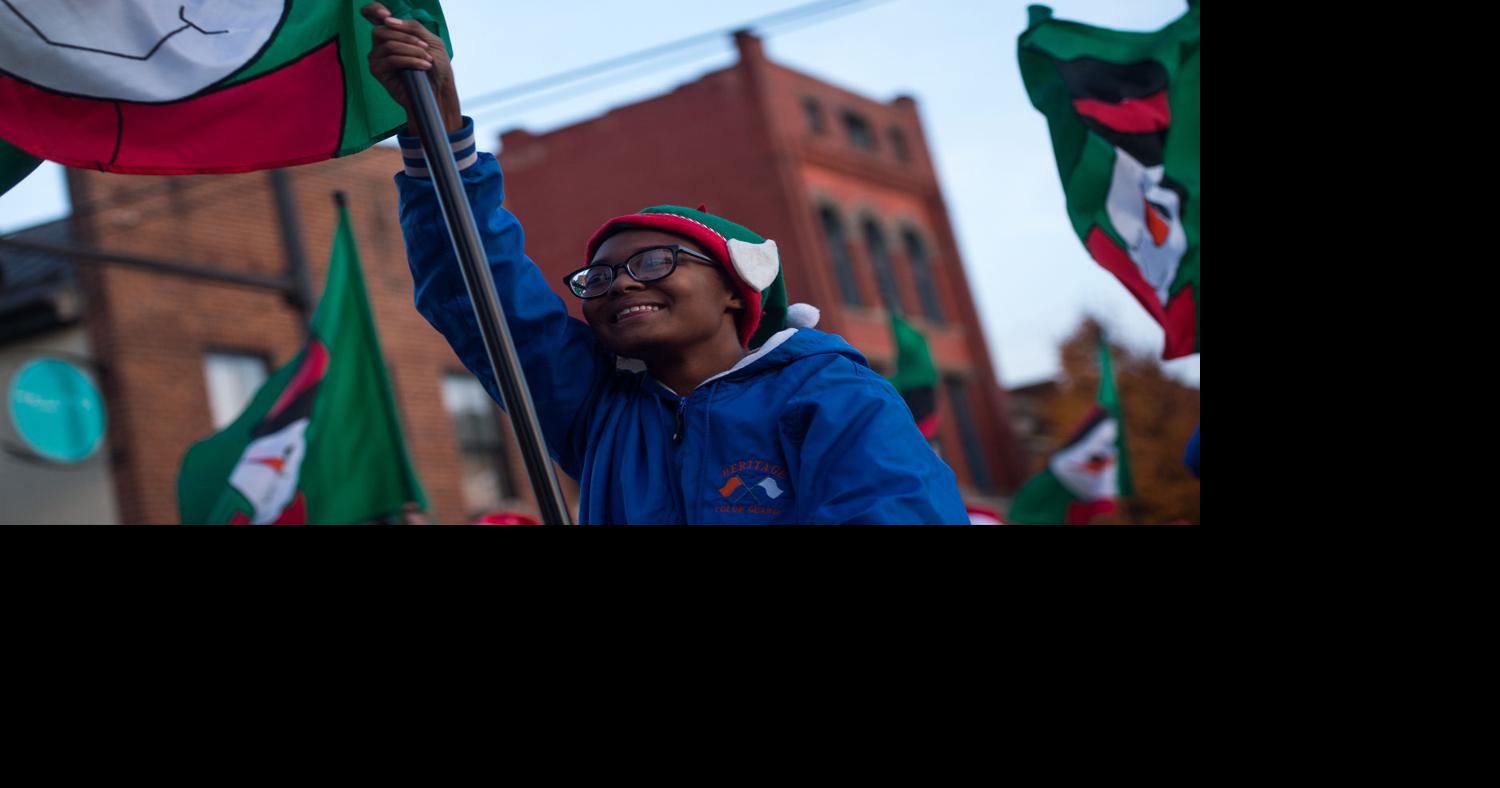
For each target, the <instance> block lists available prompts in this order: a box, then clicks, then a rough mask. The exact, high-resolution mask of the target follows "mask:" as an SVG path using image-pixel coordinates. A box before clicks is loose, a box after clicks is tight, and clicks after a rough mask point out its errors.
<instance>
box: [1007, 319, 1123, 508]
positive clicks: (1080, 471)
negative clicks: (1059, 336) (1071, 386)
mask: <svg viewBox="0 0 1500 788" xmlns="http://www.w3.org/2000/svg"><path fill="white" fill-rule="evenodd" d="M1129 457H1130V454H1129V452H1127V451H1126V449H1125V417H1124V413H1123V411H1122V410H1121V408H1120V393H1119V390H1118V389H1117V388H1116V387H1115V373H1114V364H1113V363H1112V361H1111V359H1110V354H1109V342H1108V341H1107V340H1106V339H1105V337H1104V336H1103V335H1102V334H1101V335H1100V337H1099V404H1098V405H1097V406H1096V407H1095V408H1094V410H1093V411H1092V412H1090V413H1089V415H1088V418H1086V419H1084V421H1083V424H1082V425H1081V426H1080V427H1079V428H1078V431H1077V432H1075V433H1074V435H1073V437H1072V438H1071V439H1070V440H1069V441H1068V442H1067V444H1066V445H1065V446H1063V448H1062V449H1061V450H1060V451H1058V452H1057V454H1055V455H1053V457H1052V461H1051V462H1050V463H1048V465H1047V469H1046V470H1044V471H1042V472H1041V473H1040V474H1038V475H1037V476H1036V477H1035V478H1033V479H1032V480H1031V481H1029V482H1027V483H1026V486H1025V487H1022V488H1021V491H1020V492H1018V493H1016V498H1015V500H1014V501H1013V502H1012V503H1011V507H1010V515H1009V516H1008V517H1007V518H1006V521H1007V522H1009V523H1012V524H1014V525H1086V524H1088V522H1089V520H1091V519H1092V518H1094V517H1097V516H1099V515H1104V514H1108V513H1110V512H1112V511H1114V510H1115V501H1116V499H1118V498H1122V497H1129V496H1131V495H1134V494H1135V484H1134V482H1133V481H1132V480H1131V477H1130V462H1129Z"/></svg>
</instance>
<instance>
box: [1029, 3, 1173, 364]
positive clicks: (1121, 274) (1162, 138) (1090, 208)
mask: <svg viewBox="0 0 1500 788" xmlns="http://www.w3.org/2000/svg"><path fill="white" fill-rule="evenodd" d="M1030 13H1031V25H1030V27H1028V28H1027V30H1026V32H1025V33H1022V34H1021V38H1020V47H1019V48H1020V61H1021V76H1022V78H1023V79H1024V80H1025V82H1026V90H1027V92H1028V93H1029V94H1030V95H1031V103H1032V104H1033V105H1034V106H1035V107H1036V108H1037V109H1038V110H1040V111H1041V112H1042V114H1043V115H1045V116H1047V124H1048V126H1049V127H1050V128H1051V132H1052V147H1053V152H1054V153H1055V154H1056V155H1057V167H1058V171H1059V172H1060V173H1061V175H1062V182H1063V190H1064V191H1065V192H1066V193H1067V203H1068V216H1069V218H1071V219H1072V223H1073V229H1074V231H1075V232H1077V234H1078V237H1079V239H1080V240H1082V241H1083V244H1084V246H1085V247H1087V248H1088V251H1089V254H1090V255H1092V256H1093V258H1094V260H1095V261H1096V262H1098V263H1099V264H1100V265H1101V266H1103V267H1104V268H1105V269H1106V270H1108V271H1109V272H1110V273H1112V274H1114V275H1115V277H1116V278H1118V279H1119V280H1120V282H1121V283H1123V284H1124V285H1125V287H1126V288H1127V289H1128V290H1129V291H1130V293H1131V295H1133V296H1135V298H1136V300H1137V301H1139V302H1140V303H1141V305H1142V306H1144V307H1145V308H1146V311H1147V312H1149V313H1150V314H1151V316H1152V317H1153V318H1155V319H1156V321H1157V322H1158V323H1160V324H1161V325H1162V328H1163V329H1165V331H1166V335H1167V340H1166V347H1165V350H1164V352H1163V355H1164V356H1165V357H1166V358H1180V357H1182V356H1187V355H1191V354H1193V353H1196V352H1198V349H1199V340H1198V326H1199V323H1200V320H1199V307H1198V303H1199V301H1198V299H1199V291H1200V289H1201V288H1200V287H1199V282H1198V257H1199V250H1198V237H1199V216H1200V213H1201V204H1200V199H1199V174H1198V171H1199V160H1200V156H1199V140H1200V137H1201V134H1200V131H1199V130H1200V127H1201V123H1200V119H1199V116H1200V110H1199V94H1200V92H1201V91H1200V88H1199V85H1200V79H1199V70H1200V69H1199V57H1198V38H1199V8H1198V3H1197V2H1196V0H1190V2H1189V3H1188V12H1187V13H1186V14H1185V15H1183V17H1182V18H1181V19H1178V20H1177V21H1176V22H1173V23H1172V24H1170V25H1168V26H1167V27H1165V28H1163V29H1162V30H1160V31H1157V32H1155V33H1126V32H1121V31H1117V30H1105V29H1103V28H1098V27H1090V26H1088V25H1082V24H1078V23H1076V22H1064V21H1060V20H1056V19H1053V18H1052V11H1051V9H1049V8H1047V7H1046V6H1039V5H1036V6H1031V9H1030Z"/></svg>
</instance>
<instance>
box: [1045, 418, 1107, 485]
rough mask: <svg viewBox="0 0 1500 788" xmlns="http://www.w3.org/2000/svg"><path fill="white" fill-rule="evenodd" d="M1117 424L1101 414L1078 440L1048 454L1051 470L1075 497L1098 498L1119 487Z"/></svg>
mask: <svg viewBox="0 0 1500 788" xmlns="http://www.w3.org/2000/svg"><path fill="white" fill-rule="evenodd" d="M1118 436H1119V428H1118V425H1116V424H1115V420H1114V419H1111V418H1101V419H1099V420H1098V421H1097V423H1096V424H1094V425H1093V426H1092V427H1090V428H1089V429H1088V430H1087V431H1086V432H1084V433H1083V435H1082V436H1080V437H1079V439H1078V440H1076V441H1074V442H1073V443H1072V444H1071V445H1069V446H1068V447H1067V448H1065V449H1063V450H1062V451H1059V452H1058V453H1057V454H1055V455H1053V457H1052V472H1053V473H1054V474H1056V475H1057V479H1058V481H1060V482H1062V485H1063V486H1064V487H1066V488H1067V489H1068V492H1071V493H1073V495H1074V496H1076V497H1077V498H1078V499H1079V500H1083V501H1102V500H1108V499H1111V498H1114V497H1115V494H1116V491H1117V490H1118V489H1119V477H1120V468H1119V458H1118V450H1117V449H1116V443H1115V439H1116V438H1117V437H1118Z"/></svg>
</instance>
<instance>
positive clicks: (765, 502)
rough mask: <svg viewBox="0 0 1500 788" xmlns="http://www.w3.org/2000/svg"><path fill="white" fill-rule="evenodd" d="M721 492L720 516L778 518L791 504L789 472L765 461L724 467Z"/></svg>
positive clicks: (744, 461)
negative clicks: (788, 481)
mask: <svg viewBox="0 0 1500 788" xmlns="http://www.w3.org/2000/svg"><path fill="white" fill-rule="evenodd" d="M722 478H723V480H724V482H723V486H722V487H719V488H718V493H719V499H720V502H719V505H718V507H717V508H716V510H715V511H717V512H719V513H720V514H760V515H769V516H773V517H774V516H776V515H779V514H781V513H782V512H783V511H784V510H785V506H786V504H787V502H788V501H789V500H790V493H789V489H788V488H789V485H788V484H787V474H786V469H785V468H783V467H781V466H780V465H772V464H771V463H768V462H766V461H765V460H741V461H739V462H732V463H730V464H728V465H726V466H724V470H723V472H722Z"/></svg>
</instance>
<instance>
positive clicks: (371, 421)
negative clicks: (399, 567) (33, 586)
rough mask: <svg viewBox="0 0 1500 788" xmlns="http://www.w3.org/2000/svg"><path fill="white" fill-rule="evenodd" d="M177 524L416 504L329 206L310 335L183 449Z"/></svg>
mask: <svg viewBox="0 0 1500 788" xmlns="http://www.w3.org/2000/svg"><path fill="white" fill-rule="evenodd" d="M177 498H178V508H179V511H180V514H181V517H182V522H183V523H205V524H215V525H222V524H236V525H249V524H257V525H269V524H277V525H300V524H313V525H334V524H349V523H363V522H369V521H371V520H375V519H379V518H384V517H390V516H393V515H395V514H396V513H398V512H399V511H400V510H401V508H402V507H403V506H404V505H406V504H408V503H415V504H417V505H418V506H420V507H421V508H423V509H425V508H426V507H427V498H426V494H425V493H423V491H422V485H421V482H420V481H418V479H417V474H416V471H415V469H414V468H413V466H412V462H411V458H410V456H408V454H407V450H406V441H405V439H404V438H403V437H402V432H401V422H400V417H399V415H398V413H397V410H396V398H395V396H394V394H393V393H392V390H391V384H390V379H389V377H388V376H387V375H386V369H385V361H384V357H383V356H382V355H381V352H380V339H379V337H378V336H377V334H376V331H375V320H374V316H373V315H372V314H371V312H370V300H369V297H368V295H367V294H366V292H365V281H364V277H363V275H362V274H361V273H360V265H359V254H358V251H357V250H356V249H355V244H354V231H353V230H352V229H351V227H350V224H349V212H348V210H347V209H345V208H340V210H339V224H338V232H337V234H336V235H335V236H334V241H333V255H332V260H331V261H330V263H329V266H328V283H327V286H326V287H325V288H324V290H323V298H322V300H321V301H320V302H319V304H318V310H317V312H316V313H315V314H314V315H313V320H312V336H311V337H310V338H309V340H308V343H307V346H306V347H305V348H304V349H303V351H302V352H301V353H300V354H298V356H297V358H295V359H294V360H293V361H292V363H290V364H288V365H287V366H286V367H284V368H282V369H281V370H279V371H277V372H276V374H275V375H273V376H271V379H270V380H268V381H267V382H266V384H265V385H264V386H263V387H261V390H260V392H259V393H257V394H256V395H255V398H254V400H253V401H252V402H251V403H250V405H249V407H248V408H246V410H245V412H244V414H243V415H241V416H240V418H239V419H238V420H236V421H235V422H234V423H233V424H231V425H229V427H228V428H226V429H225V430H224V431H223V432H220V433H219V434H217V435H215V436H213V437H212V438H209V439H207V440H205V441H203V442H201V443H199V444H197V445H196V446H194V447H193V448H192V449H190V450H189V451H188V453H187V456H186V457H184V458H183V461H182V471H181V473H180V474H179V475H178V478H177Z"/></svg>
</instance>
